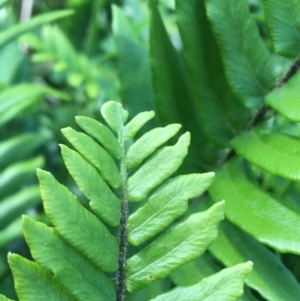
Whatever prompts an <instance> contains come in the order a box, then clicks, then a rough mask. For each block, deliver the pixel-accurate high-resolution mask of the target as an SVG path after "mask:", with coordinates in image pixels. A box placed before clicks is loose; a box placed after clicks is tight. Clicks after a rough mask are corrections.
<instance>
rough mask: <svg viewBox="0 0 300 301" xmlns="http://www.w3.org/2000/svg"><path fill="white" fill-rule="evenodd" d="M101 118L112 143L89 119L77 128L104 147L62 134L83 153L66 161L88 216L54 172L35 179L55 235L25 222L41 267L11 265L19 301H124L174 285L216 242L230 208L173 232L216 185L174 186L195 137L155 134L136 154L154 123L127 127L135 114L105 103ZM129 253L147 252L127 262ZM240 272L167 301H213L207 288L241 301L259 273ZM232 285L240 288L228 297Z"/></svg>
mask: <svg viewBox="0 0 300 301" xmlns="http://www.w3.org/2000/svg"><path fill="white" fill-rule="evenodd" d="M101 113H102V116H103V117H104V119H105V121H106V122H107V123H108V125H109V126H110V128H111V129H112V130H113V132H114V133H113V132H112V131H111V130H110V129H109V128H108V127H106V126H105V125H103V124H100V123H98V122H97V121H95V120H92V119H90V118H87V117H77V118H76V120H77V122H78V124H79V125H80V127H82V128H84V129H85V130H86V131H87V132H88V133H89V134H91V135H92V136H93V137H94V138H95V139H97V140H98V141H100V143H101V145H100V144H99V143H98V142H96V141H95V140H94V139H93V138H91V137H90V136H89V135H87V134H85V133H80V132H77V131H75V130H73V129H71V128H66V129H63V130H62V132H63V134H64V135H65V137H66V138H67V139H68V140H69V142H70V143H71V144H72V145H73V147H74V148H75V150H72V149H71V148H69V147H67V146H65V145H61V152H62V157H63V160H64V162H65V165H66V167H67V169H68V170H69V172H70V174H71V175H72V177H73V179H74V180H75V182H76V184H77V185H78V188H79V189H80V191H81V193H82V194H83V195H84V196H85V197H86V198H87V199H88V200H89V207H88V208H86V207H84V206H83V205H82V204H81V203H80V202H79V200H78V198H77V197H76V196H75V195H74V194H73V193H72V192H71V191H70V190H69V189H68V188H67V187H65V186H63V185H62V184H60V183H59V182H58V181H57V180H56V179H55V178H54V177H53V176H52V175H51V174H50V173H49V172H46V171H43V170H38V171H37V175H38V179H39V182H40V191H41V196H42V199H43V204H44V209H45V212H46V214H47V216H48V217H49V219H50V221H51V224H52V225H53V226H51V227H49V226H47V225H45V224H42V223H40V222H36V221H34V220H32V219H30V218H29V217H26V216H24V217H23V231H24V235H25V239H26V241H27V243H28V245H29V247H30V250H31V254H32V257H33V258H34V260H35V262H30V261H28V260H25V259H23V258H22V257H20V256H18V255H14V254H10V255H9V263H10V266H11V268H12V271H13V274H14V277H15V283H16V290H17V293H18V296H19V298H20V300H21V301H22V300H24V301H25V300H26V301H31V300H32V301H33V300H34V301H36V300H45V298H46V297H45V296H47V298H49V299H51V300H52V299H53V300H78V301H79V300H87V299H88V300H95V301H96V300H104V301H114V300H124V294H125V288H126V290H127V291H128V293H130V292H133V291H136V290H139V289H142V288H144V287H147V286H149V285H150V284H151V283H153V282H155V281H157V280H159V279H164V278H166V277H168V276H169V275H170V274H171V273H172V272H173V271H175V270H176V269H177V268H179V267H180V266H182V265H183V264H185V263H187V262H189V261H191V260H193V259H195V258H197V257H199V256H200V255H201V254H202V253H203V252H204V251H205V250H206V249H207V247H208V246H209V245H210V244H211V243H212V242H213V241H214V240H215V239H216V237H217V232H218V225H219V223H220V221H221V220H222V219H223V212H224V202H219V203H217V204H215V205H213V206H212V207H211V208H209V209H208V210H206V211H204V212H198V213H193V214H190V215H187V218H185V219H183V220H182V221H179V222H175V221H176V219H177V218H178V217H180V216H182V215H183V214H184V213H185V212H186V211H187V209H188V200H189V199H191V198H195V197H197V196H199V195H200V194H202V193H203V192H204V191H205V190H206V189H207V188H208V186H209V185H210V184H211V182H212V180H213V178H214V173H212V172H210V173H206V174H190V175H177V176H175V177H173V178H170V177H171V176H172V175H173V174H174V173H175V172H176V170H177V169H178V168H179V166H180V165H181V163H182V161H183V159H184V158H185V156H186V155H187V151H188V146H189V142H190V134H189V133H188V132H187V133H185V134H183V135H181V136H180V137H179V139H178V141H177V143H176V144H175V145H173V146H164V144H165V143H166V142H168V140H169V139H170V138H171V137H174V135H175V134H176V133H177V132H178V130H179V129H180V125H178V124H174V125H169V126H166V127H164V128H156V129H153V130H152V131H150V132H147V133H145V134H144V135H143V136H141V137H140V138H139V139H137V140H136V141H135V142H134V143H133V144H131V145H130V139H131V138H134V136H135V134H136V133H137V132H138V130H140V129H141V127H142V126H143V125H144V124H145V123H146V122H147V121H148V120H150V119H151V118H153V116H154V113H153V112H143V113H140V114H138V115H137V116H136V117H134V118H133V119H132V120H131V121H130V122H128V123H127V124H125V122H126V120H127V117H128V113H127V111H125V110H124V109H123V108H122V106H121V105H120V104H119V103H117V102H113V101H110V102H108V103H105V104H104V105H103V106H102V108H101ZM157 135H159V136H157ZM156 137H157V139H156ZM128 201H130V202H133V203H135V204H136V205H135V206H136V207H139V203H140V202H142V204H143V205H141V206H140V207H139V208H138V209H137V210H136V211H135V212H133V213H131V212H130V214H129V213H128ZM127 215H129V217H128V218H127ZM127 219H128V220H127ZM117 227H118V228H117ZM117 231H118V232H119V234H118V235H117V236H116V234H115V233H116V232H117ZM118 236H119V237H118ZM150 239H152V240H151V242H148V241H149V240H150ZM127 240H128V242H127ZM128 243H132V245H136V246H139V250H138V251H134V252H133V254H131V253H130V254H128V251H127V244H128ZM142 243H143V244H144V246H143V247H142V246H141V244H142ZM133 250H134V248H133ZM232 269H233V270H234V271H237V273H236V274H233V273H229V272H227V270H224V271H222V272H220V274H217V275H215V276H212V278H209V280H203V281H202V282H200V283H199V285H198V284H197V285H195V286H191V287H188V288H178V289H177V290H174V291H172V292H170V295H166V296H164V295H162V296H161V297H159V298H165V297H166V298H169V300H171V299H170V298H173V297H172V296H173V295H174V294H175V295H178V296H179V295H180V296H181V294H185V292H187V293H188V294H191V295H193V296H197V294H198V293H199V290H203V294H201V296H203V298H206V296H207V294H208V291H206V288H207V287H209V286H210V283H212V284H211V285H214V286H217V287H218V289H217V290H216V292H214V294H216V295H219V296H220V294H221V295H222V296H223V295H224V296H226V298H228V299H226V300H236V298H237V297H238V296H240V295H241V294H242V287H243V281H244V278H245V276H246V274H247V273H249V272H250V270H251V264H250V263H246V264H245V265H240V266H236V267H234V268H232ZM228 271H229V270H228ZM111 273H114V274H113V275H114V277H115V278H116V283H114V281H113V280H112V279H110V277H111ZM227 273H228V275H227ZM239 273H240V274H239ZM224 275H227V276H226V277H229V278H228V279H233V281H234V282H233V283H234V285H233V286H232V287H231V288H230V289H229V291H228V292H226V293H225V292H224V291H223V289H224V287H223V286H222V283H223V285H225V284H226V283H225V280H224V277H225V276H224ZM226 277H225V278H226ZM38 279H40V281H39V282H38ZM32 281H34V283H35V282H36V283H39V285H38V287H36V286H34V285H33V284H32ZM226 286H227V284H226ZM49 290H51V292H50V291H49ZM212 296H213V295H212ZM195 298H196V297H195ZM201 298H202V297H201ZM212 298H213V297H212ZM191 300H192V299H191ZM197 300H201V299H197Z"/></svg>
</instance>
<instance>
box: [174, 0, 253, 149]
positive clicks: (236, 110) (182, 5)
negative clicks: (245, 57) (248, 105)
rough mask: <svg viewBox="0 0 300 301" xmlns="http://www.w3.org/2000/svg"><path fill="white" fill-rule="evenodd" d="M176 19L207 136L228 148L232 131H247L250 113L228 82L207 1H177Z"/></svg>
mask: <svg viewBox="0 0 300 301" xmlns="http://www.w3.org/2000/svg"><path fill="white" fill-rule="evenodd" d="M176 15H177V23H178V27H179V31H180V36H181V38H182V42H183V54H184V58H185V65H186V67H187V71H188V75H189V83H190V86H191V91H192V93H193V98H194V100H195V104H196V107H197V109H198V114H199V116H201V120H202V121H203V127H204V131H205V134H206V136H207V137H208V138H209V139H210V140H211V141H212V142H213V143H215V144H216V145H218V146H221V147H224V146H225V147H226V145H227V144H228V140H229V139H230V137H232V136H233V131H239V130H241V129H243V128H244V127H245V123H246V122H247V120H249V118H250V116H249V113H248V111H247V110H246V109H245V108H244V107H243V106H242V105H241V104H240V102H239V101H238V100H237V99H236V98H235V97H234V95H233V93H232V92H231V90H230V87H229V85H228V84H227V82H226V79H225V75H224V68H223V65H222V61H221V55H220V51H219V49H218V47H217V43H216V41H215V38H214V36H213V32H212V30H211V28H210V24H209V22H208V19H207V16H206V12H205V6H204V1H203V0H201V1H198V0H193V1H185V0H177V1H176ZM195 37H197V38H196V39H195Z"/></svg>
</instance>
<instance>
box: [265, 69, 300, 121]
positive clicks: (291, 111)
mask: <svg viewBox="0 0 300 301" xmlns="http://www.w3.org/2000/svg"><path fill="white" fill-rule="evenodd" d="M299 95H300V73H299V72H297V73H296V74H295V75H294V76H293V77H292V78H291V79H289V81H288V82H287V83H286V84H285V85H284V86H282V87H280V88H278V89H275V90H273V91H272V92H270V93H268V94H267V95H266V97H265V103H266V104H267V105H268V106H270V107H271V108H273V109H274V110H276V111H277V112H279V113H280V114H282V115H283V116H285V117H286V118H288V119H289V120H291V121H294V122H300V97H299Z"/></svg>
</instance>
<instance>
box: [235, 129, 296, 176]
mask: <svg viewBox="0 0 300 301" xmlns="http://www.w3.org/2000/svg"><path fill="white" fill-rule="evenodd" d="M299 142H300V140H299V139H298V138H297V137H292V136H288V135H284V134H279V133H275V132H273V133H272V132H269V133H263V132H260V131H259V130H252V131H248V132H246V133H244V134H242V135H240V136H237V137H236V138H234V139H233V140H232V141H231V145H232V147H233V148H234V150H235V151H236V153H237V154H239V155H241V156H243V157H244V158H246V159H247V160H248V161H250V162H251V163H253V164H255V165H257V166H259V167H261V168H263V169H264V170H266V171H268V172H270V173H272V174H275V175H280V176H282V177H284V178H287V179H290V180H300V159H299V154H300V143H299ZM266 154H268V156H266Z"/></svg>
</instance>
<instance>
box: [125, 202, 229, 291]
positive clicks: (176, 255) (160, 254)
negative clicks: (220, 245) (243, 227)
mask: <svg viewBox="0 0 300 301" xmlns="http://www.w3.org/2000/svg"><path fill="white" fill-rule="evenodd" d="M223 206H224V202H220V203H218V204H216V205H214V206H212V207H211V208H210V209H209V210H207V211H205V212H199V213H195V214H192V215H191V216H190V217H188V218H187V219H186V220H185V221H183V222H181V223H178V224H176V225H175V226H173V227H172V228H171V229H169V231H168V232H166V233H164V234H162V235H161V236H160V237H158V238H157V239H156V240H155V241H154V242H152V243H151V244H150V245H148V246H147V247H145V248H144V249H143V250H141V251H140V252H138V253H137V254H135V255H133V256H132V257H131V258H129V259H128V260H127V277H128V278H127V283H126V284H127V289H128V291H129V292H131V291H134V290H137V289H141V288H142V287H144V286H146V285H148V284H150V283H151V282H153V281H155V280H158V279H160V278H165V277H166V276H168V275H169V274H170V273H171V272H172V271H173V270H175V269H176V268H178V267H179V266H181V265H183V264H184V263H186V262H187V261H189V260H192V259H194V258H196V257H198V256H199V255H201V254H202V253H203V252H204V251H205V249H206V248H207V246H208V245H210V244H211V243H212V241H213V240H214V239H215V238H216V237H217V225H218V224H219V222H220V221H221V220H222V219H223ZM193 229H201V231H193ZM182 250H184V253H182Z"/></svg>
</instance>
